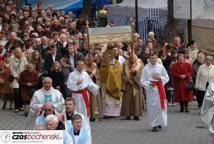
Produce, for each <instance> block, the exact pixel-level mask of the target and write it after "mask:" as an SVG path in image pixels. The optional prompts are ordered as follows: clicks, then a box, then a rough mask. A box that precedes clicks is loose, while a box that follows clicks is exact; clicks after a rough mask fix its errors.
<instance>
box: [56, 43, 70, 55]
mask: <svg viewBox="0 0 214 144" xmlns="http://www.w3.org/2000/svg"><path fill="white" fill-rule="evenodd" d="M56 47H57V49H58V51H59V52H60V53H61V54H62V55H63V56H65V55H66V54H67V53H68V44H66V46H65V47H64V46H63V43H61V42H57V43H56Z"/></svg>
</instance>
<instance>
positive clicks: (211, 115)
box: [201, 79, 214, 144]
mask: <svg viewBox="0 0 214 144" xmlns="http://www.w3.org/2000/svg"><path fill="white" fill-rule="evenodd" d="M201 118H202V120H203V122H204V123H205V124H206V125H207V126H208V129H209V136H208V144H214V79H212V80H210V82H209V86H208V87H207V90H206V93H205V96H204V101H203V105H202V108H201Z"/></svg>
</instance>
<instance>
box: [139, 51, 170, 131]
mask: <svg viewBox="0 0 214 144" xmlns="http://www.w3.org/2000/svg"><path fill="white" fill-rule="evenodd" d="M168 81H169V76H168V74H167V72H166V70H165V68H164V67H163V66H162V65H160V64H158V63H157V55H156V53H155V52H151V54H150V57H149V63H148V64H147V65H146V66H145V67H144V69H143V72H142V76H141V81H140V82H141V84H142V86H143V87H144V89H145V92H146V100H147V114H148V118H149V121H150V126H151V127H152V131H153V132H156V131H158V130H160V129H161V128H162V127H166V126H167V105H166V95H165V91H164V85H165V84H166V83H167V82H168Z"/></svg>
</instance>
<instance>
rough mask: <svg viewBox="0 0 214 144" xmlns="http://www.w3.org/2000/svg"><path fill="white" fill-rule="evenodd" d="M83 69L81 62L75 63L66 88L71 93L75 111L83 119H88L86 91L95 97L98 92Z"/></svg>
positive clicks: (88, 105)
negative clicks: (83, 117)
mask: <svg viewBox="0 0 214 144" xmlns="http://www.w3.org/2000/svg"><path fill="white" fill-rule="evenodd" d="M83 67H84V62H83V61H81V60H80V61H77V63H76V69H75V70H74V71H73V72H72V73H70V75H69V77H68V81H67V87H68V88H69V89H70V90H71V91H72V97H73V98H74V99H75V101H76V106H75V109H76V111H77V112H79V113H81V114H83V115H84V116H85V117H89V115H90V104H89V94H88V91H90V92H92V93H93V94H94V96H96V95H97V94H98V92H99V86H97V85H96V84H95V83H94V82H93V81H92V79H91V77H90V76H89V75H88V73H87V72H85V71H84V70H83Z"/></svg>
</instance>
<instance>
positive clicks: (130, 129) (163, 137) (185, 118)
mask: <svg viewBox="0 0 214 144" xmlns="http://www.w3.org/2000/svg"><path fill="white" fill-rule="evenodd" d="M1 105H2V103H1V102H0V107H1ZM178 109H179V108H178V106H177V107H176V108H172V107H170V108H168V127H167V128H164V129H163V130H162V131H159V132H157V133H153V132H151V128H150V127H149V122H148V120H147V118H146V113H145V114H144V116H143V117H142V119H141V120H140V121H133V120H130V121H128V120H123V119H110V120H102V121H98V122H94V123H91V127H92V134H93V144H207V135H208V130H207V129H206V128H200V127H201V126H203V123H202V122H201V120H200V116H199V110H198V108H197V105H196V104H195V103H194V102H193V103H192V104H191V106H190V110H191V111H190V113H189V114H186V113H180V112H178ZM25 121H26V118H25V117H24V114H23V113H22V112H20V113H18V114H15V113H13V112H12V111H9V110H4V111H3V110H0V129H25V124H24V123H25Z"/></svg>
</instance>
